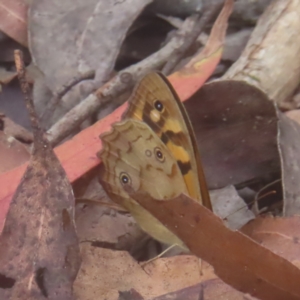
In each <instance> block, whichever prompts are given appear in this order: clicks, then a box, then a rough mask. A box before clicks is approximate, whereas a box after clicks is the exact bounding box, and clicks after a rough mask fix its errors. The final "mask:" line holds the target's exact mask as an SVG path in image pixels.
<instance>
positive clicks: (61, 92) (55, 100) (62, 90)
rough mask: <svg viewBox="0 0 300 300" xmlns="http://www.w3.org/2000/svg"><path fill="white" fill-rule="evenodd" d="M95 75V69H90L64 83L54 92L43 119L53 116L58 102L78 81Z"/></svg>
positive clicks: (42, 116)
mask: <svg viewBox="0 0 300 300" xmlns="http://www.w3.org/2000/svg"><path fill="white" fill-rule="evenodd" d="M94 77H95V71H94V70H92V71H88V72H86V73H84V74H81V75H79V76H76V77H74V78H72V79H71V80H70V81H69V82H68V83H67V84H64V85H63V86H62V87H61V88H60V89H59V90H58V91H57V92H56V93H54V95H53V97H52V98H51V100H50V101H49V102H48V103H47V105H46V108H45V110H44V112H43V114H42V115H41V120H42V122H43V121H46V120H47V119H49V118H50V117H51V115H52V114H53V112H54V110H55V108H56V106H57V104H58V102H59V101H60V100H61V98H62V97H63V96H64V95H65V94H66V93H67V92H68V91H69V90H70V89H71V88H72V87H73V86H74V85H76V84H77V83H79V82H81V81H83V80H87V79H93V78H94Z"/></svg>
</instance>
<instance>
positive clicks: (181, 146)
mask: <svg viewBox="0 0 300 300" xmlns="http://www.w3.org/2000/svg"><path fill="white" fill-rule="evenodd" d="M101 139H102V142H103V149H102V151H101V152H100V155H99V156H100V158H101V160H102V162H103V164H104V174H103V175H102V177H101V183H102V185H103V187H104V189H105V190H106V192H107V193H108V195H109V196H110V197H111V198H112V200H114V201H116V202H117V203H118V204H120V205H122V206H123V207H125V208H126V209H127V210H129V211H130V213H131V214H132V215H133V217H134V218H135V220H136V221H137V222H138V223H139V225H140V226H141V228H142V229H143V230H145V231H146V232H147V233H149V234H150V235H151V236H152V237H154V238H155V239H157V240H159V241H161V242H164V243H167V244H178V245H179V246H181V247H183V248H185V246H184V244H183V242H182V241H181V240H180V239H178V238H177V237H176V236H175V235H174V234H173V233H172V232H171V231H169V230H168V229H167V228H166V227H165V226H163V224H161V223H160V222H159V221H158V220H157V219H156V218H155V217H153V216H152V215H151V214H150V213H149V212H148V211H146V210H145V209H144V208H142V207H141V206H140V205H139V204H138V203H137V202H136V201H134V200H133V199H131V198H130V197H129V195H128V194H127V192H126V191H125V189H124V186H125V185H127V184H129V185H130V186H131V187H132V188H133V190H135V191H144V192H147V193H149V194H150V195H151V196H152V197H153V198H156V199H161V200H168V199H172V198H174V197H176V196H178V195H180V194H181V193H185V194H188V195H190V196H191V197H192V198H194V199H195V200H197V201H199V203H201V204H204V205H205V206H207V207H208V208H211V205H210V200H209V196H208V192H207V188H206V184H205V180H204V175H203V172H202V167H201V165H200V159H199V155H198V150H197V147H196V142H195V138H194V133H193V130H192V127H191V125H190V122H189V119H188V117H187V114H186V112H185V110H184V108H183V106H182V104H181V102H180V100H179V99H178V97H177V95H176V93H175V91H174V90H173V89H172V87H171V86H170V84H169V83H168V81H167V80H166V79H165V78H164V77H163V76H162V75H160V74H159V73H154V72H153V73H150V74H148V75H146V76H145V77H144V78H143V79H142V80H141V82H140V83H139V84H138V85H137V87H136V89H135V91H134V92H133V94H132V96H131V98H130V99H129V108H128V110H127V112H125V114H124V116H123V121H121V122H120V123H117V124H114V125H113V126H112V131H111V132H109V133H105V134H103V135H102V136H101Z"/></svg>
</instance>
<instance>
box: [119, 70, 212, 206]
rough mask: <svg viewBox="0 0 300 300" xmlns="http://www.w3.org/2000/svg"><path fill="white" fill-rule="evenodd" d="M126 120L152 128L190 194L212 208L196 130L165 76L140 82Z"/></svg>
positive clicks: (131, 98)
mask: <svg viewBox="0 0 300 300" xmlns="http://www.w3.org/2000/svg"><path fill="white" fill-rule="evenodd" d="M123 118H124V119H136V120H140V121H142V122H145V123H146V124H148V125H149V127H150V128H151V129H152V130H153V131H154V132H155V133H156V134H157V135H158V136H159V138H160V139H161V141H162V142H163V143H164V144H165V145H166V146H167V148H168V149H169V150H170V152H171V153H172V155H173V156H174V158H175V159H176V161H177V164H178V166H179V169H180V171H181V174H182V176H183V178H184V182H185V184H186V187H187V190H188V193H189V195H190V196H191V197H192V198H194V199H197V200H199V201H200V202H201V203H202V204H203V205H205V206H206V207H208V208H209V209H211V202H210V198H209V194H208V189H207V186H206V181H205V177H204V174H203V169H202V165H201V161H200V157H199V152H198V149H197V144H196V140H195V135H194V131H193V128H192V126H191V124H190V121H189V118H188V115H187V113H186V111H185V108H184V106H183V105H182V103H181V101H180V99H179V98H178V96H177V94H176V92H175V91H174V89H173V88H172V86H171V84H170V83H169V82H168V80H167V79H166V78H165V77H164V76H163V75H162V74H160V73H156V72H152V73H149V74H148V75H146V76H145V77H144V78H143V79H142V80H141V81H140V83H139V84H138V85H137V86H136V88H135V90H134V91H133V93H132V96H131V97H130V99H129V107H128V110H127V111H126V112H125V114H124V116H123Z"/></svg>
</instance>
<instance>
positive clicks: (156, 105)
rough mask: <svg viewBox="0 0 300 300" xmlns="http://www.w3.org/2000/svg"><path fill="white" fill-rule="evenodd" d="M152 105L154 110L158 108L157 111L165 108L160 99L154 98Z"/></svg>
mask: <svg viewBox="0 0 300 300" xmlns="http://www.w3.org/2000/svg"><path fill="white" fill-rule="evenodd" d="M154 107H155V109H156V110H158V111H159V112H163V110H164V109H165V107H164V105H163V104H162V102H161V101H159V100H155V101H154Z"/></svg>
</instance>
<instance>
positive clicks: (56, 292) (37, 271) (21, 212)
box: [0, 100, 80, 300]
mask: <svg viewBox="0 0 300 300" xmlns="http://www.w3.org/2000/svg"><path fill="white" fill-rule="evenodd" d="M28 106H29V107H30V109H29V110H30V115H31V120H32V124H33V130H34V150H33V154H32V157H31V159H30V162H29V164H28V167H27V169H26V171H25V174H24V176H23V178H22V180H21V183H20V185H19V186H18V189H17V191H16V193H15V195H14V197H13V199H12V201H11V204H10V208H9V211H8V214H7V216H6V221H5V225H4V228H3V232H2V235H1V236H0V253H1V255H0V278H1V280H0V298H1V299H35V300H36V299H45V298H47V299H57V300H59V299H61V300H65V299H66V300H67V299H73V287H72V286H73V281H74V279H75V277H76V275H77V272H78V269H79V266H80V257H79V245H78V239H77V236H76V232H75V223H74V196H73V192H72V187H71V185H70V183H69V181H68V179H67V176H66V173H65V171H64V170H63V168H62V166H61V165H60V163H59V161H58V159H57V157H56V156H55V154H54V152H53V150H52V148H51V146H50V144H49V142H48V141H47V140H46V138H45V137H44V132H43V131H42V129H40V128H39V127H38V125H37V119H36V115H35V114H34V112H33V106H32V104H31V103H30V102H29V100H28Z"/></svg>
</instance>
